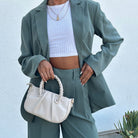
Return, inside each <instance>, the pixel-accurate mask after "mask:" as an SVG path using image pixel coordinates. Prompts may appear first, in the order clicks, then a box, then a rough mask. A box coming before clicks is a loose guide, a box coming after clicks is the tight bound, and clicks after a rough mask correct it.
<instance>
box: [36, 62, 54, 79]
mask: <svg viewBox="0 0 138 138" xmlns="http://www.w3.org/2000/svg"><path fill="white" fill-rule="evenodd" d="M38 72H39V74H40V76H41V78H42V79H43V81H44V82H47V81H48V80H49V79H54V72H53V69H52V65H51V64H50V63H49V62H48V61H47V60H42V61H41V62H40V63H39V66H38Z"/></svg>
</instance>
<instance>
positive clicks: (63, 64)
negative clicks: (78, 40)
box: [49, 56, 80, 69]
mask: <svg viewBox="0 0 138 138" xmlns="http://www.w3.org/2000/svg"><path fill="white" fill-rule="evenodd" d="M49 61H50V63H51V65H52V66H53V67H55V68H59V69H74V68H79V67H80V65H79V57H78V56H68V57H50V58H49Z"/></svg>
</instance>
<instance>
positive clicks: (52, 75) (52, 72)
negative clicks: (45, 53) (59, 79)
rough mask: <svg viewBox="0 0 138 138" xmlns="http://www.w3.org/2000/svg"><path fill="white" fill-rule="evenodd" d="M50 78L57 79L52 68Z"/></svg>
mask: <svg viewBox="0 0 138 138" xmlns="http://www.w3.org/2000/svg"><path fill="white" fill-rule="evenodd" d="M50 76H51V78H52V79H54V78H55V77H54V71H53V69H52V68H51V69H50Z"/></svg>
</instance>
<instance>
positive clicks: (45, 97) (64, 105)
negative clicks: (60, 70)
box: [24, 74, 74, 123]
mask: <svg viewBox="0 0 138 138" xmlns="http://www.w3.org/2000/svg"><path fill="white" fill-rule="evenodd" d="M54 77H55V79H56V80H57V81H58V84H59V87H60V92H59V94H56V93H54V92H52V91H49V90H46V89H44V81H43V80H41V82H40V87H36V86H35V85H33V84H32V83H30V87H29V90H28V93H27V96H26V99H25V102H24V109H25V110H26V111H27V112H29V113H31V114H33V115H36V116H38V117H40V118H42V119H45V120H46V121H49V122H53V123H61V122H63V121H64V120H65V119H66V118H67V117H68V115H69V113H70V111H71V108H72V107H73V103H74V98H68V97H65V96H63V85H62V83H61V81H60V79H59V77H58V76H57V75H55V74H54Z"/></svg>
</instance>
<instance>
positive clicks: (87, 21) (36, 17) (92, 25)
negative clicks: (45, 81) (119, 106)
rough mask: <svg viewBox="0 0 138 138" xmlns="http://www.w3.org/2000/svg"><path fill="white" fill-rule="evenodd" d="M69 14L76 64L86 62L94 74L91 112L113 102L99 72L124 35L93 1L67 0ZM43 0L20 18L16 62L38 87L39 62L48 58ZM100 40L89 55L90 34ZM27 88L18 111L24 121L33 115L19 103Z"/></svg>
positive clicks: (90, 99)
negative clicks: (19, 51) (100, 43)
mask: <svg viewBox="0 0 138 138" xmlns="http://www.w3.org/2000/svg"><path fill="white" fill-rule="evenodd" d="M70 2H71V3H70V4H71V16H72V24H73V32H74V37H75V44H76V48H77V52H78V55H79V62H80V67H81V68H82V66H83V64H84V63H85V62H86V63H87V64H88V65H89V66H90V67H91V68H92V69H93V70H94V75H92V76H91V77H90V79H89V80H88V82H87V85H88V89H89V102H90V107H91V112H92V113H94V112H96V111H98V110H100V109H103V108H105V107H109V106H111V105H114V104H115V101H114V99H113V97H112V95H111V92H110V90H109V88H108V85H107V83H106V81H105V79H104V76H103V74H102V72H103V70H104V69H105V68H106V67H107V66H108V65H109V63H110V62H111V60H112V59H113V57H114V56H115V55H116V54H117V52H118V49H119V47H120V44H121V43H122V42H123V41H124V38H122V37H120V35H119V33H118V32H117V30H116V29H115V27H114V26H113V25H112V23H111V22H110V21H109V20H108V19H107V17H106V16H105V14H104V12H103V11H102V10H101V7H100V4H99V3H98V2H96V1H93V0H70ZM46 4H47V0H44V1H43V2H42V3H41V4H40V5H38V6H37V7H35V8H33V9H31V10H30V11H29V12H28V13H27V14H26V15H24V17H23V18H22V24H21V55H20V57H19V58H18V62H19V64H20V65H21V70H22V72H23V73H24V74H25V75H27V76H28V77H30V82H31V83H34V84H35V85H36V86H39V83H40V81H41V77H40V74H39V72H38V70H37V68H38V65H39V63H40V61H42V60H44V59H45V60H48V61H49V46H48V33H47V10H46V9H47V7H46ZM94 34H95V35H98V36H99V37H100V38H101V39H102V42H103V43H102V45H101V51H99V52H97V53H96V54H92V52H91V51H92V43H93V37H94ZM27 91H28V89H27V90H26V93H25V94H24V97H23V100H22V103H21V114H22V116H23V118H24V119H25V120H26V121H32V120H33V117H34V115H32V114H30V113H27V112H26V111H25V110H24V107H23V104H24V100H25V98H26V94H27Z"/></svg>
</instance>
